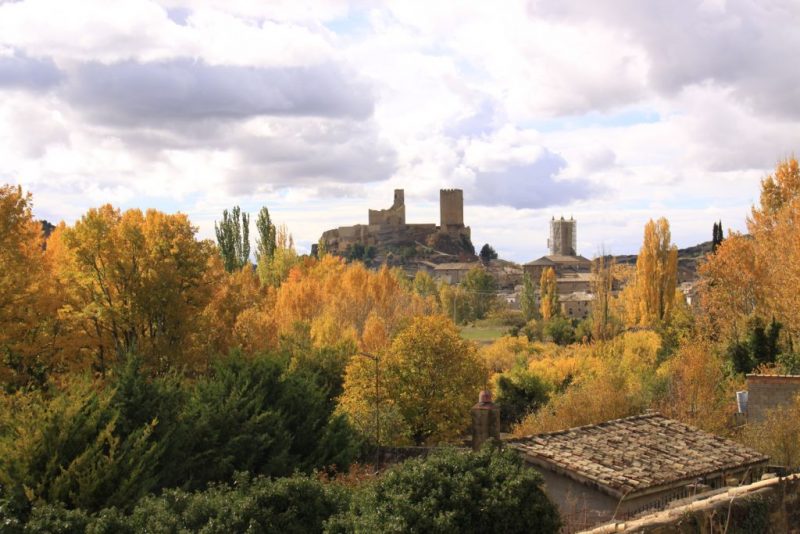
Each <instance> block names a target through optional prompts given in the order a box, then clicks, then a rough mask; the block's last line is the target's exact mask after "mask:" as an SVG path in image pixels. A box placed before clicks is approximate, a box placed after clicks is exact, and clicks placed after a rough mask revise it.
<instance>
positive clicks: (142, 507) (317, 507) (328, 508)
mask: <svg viewBox="0 0 800 534" xmlns="http://www.w3.org/2000/svg"><path fill="white" fill-rule="evenodd" d="M348 503H349V495H348V493H347V491H346V490H345V489H344V488H343V487H342V486H339V485H337V484H330V483H323V482H321V481H319V480H317V479H313V478H308V477H303V476H294V477H290V478H281V479H277V480H270V479H268V478H263V477H257V478H250V477H248V476H247V475H243V474H240V475H237V477H236V480H235V482H234V483H233V485H228V484H220V485H213V486H211V487H210V488H208V489H207V490H205V491H198V492H193V493H192V492H186V491H183V490H167V491H165V492H164V493H163V494H162V495H161V496H158V497H154V496H150V497H145V498H144V499H142V500H140V501H139V502H138V503H137V504H136V505H135V507H134V508H133V510H132V512H131V513H130V514H125V513H124V512H122V511H120V510H119V509H117V508H108V509H105V510H102V511H100V512H99V513H97V514H94V515H89V514H87V513H85V512H83V511H80V510H67V509H65V508H63V507H62V506H54V505H40V506H36V507H34V508H33V510H32V512H31V514H30V518H29V519H28V521H27V523H25V524H24V525H23V524H22V523H20V522H18V521H11V522H6V521H4V522H3V523H2V524H0V532H3V533H4V534H5V533H8V534H12V533H13V534H27V533H40V532H47V533H51V532H52V533H56V534H60V533H63V534H73V533H74V534H79V533H84V532H87V533H89V534H138V533H139V532H204V533H208V534H212V533H219V534H223V533H225V534H227V533H230V532H282V533H289V534H292V533H297V534H301V533H306V532H322V531H323V525H324V522H325V521H326V520H327V519H328V518H329V517H331V516H333V515H335V514H338V513H340V512H342V511H344V510H346V509H347V506H348ZM3 519H5V518H3V516H2V515H0V520H3Z"/></svg>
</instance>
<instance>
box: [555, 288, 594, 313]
mask: <svg viewBox="0 0 800 534" xmlns="http://www.w3.org/2000/svg"><path fill="white" fill-rule="evenodd" d="M593 301H594V295H592V294H591V293H588V292H586V291H573V292H572V293H568V294H566V295H559V296H558V305H559V306H560V307H561V316H562V317H566V318H568V319H587V318H588V317H589V315H590V314H591V313H592V302H593Z"/></svg>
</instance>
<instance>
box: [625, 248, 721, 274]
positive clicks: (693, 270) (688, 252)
mask: <svg viewBox="0 0 800 534" xmlns="http://www.w3.org/2000/svg"><path fill="white" fill-rule="evenodd" d="M709 252H711V241H706V242H704V243H700V244H699V245H694V246H692V247H687V248H681V249H678V283H681V282H690V281H692V280H696V279H697V267H698V265H699V264H700V262H701V261H702V260H703V259H704V258H705V256H706V254H708V253H709ZM637 257H638V256H636V255H635V254H627V255H623V256H614V260H615V261H616V262H617V263H618V264H624V265H635V264H636V258H637Z"/></svg>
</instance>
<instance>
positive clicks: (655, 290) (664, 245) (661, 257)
mask: <svg viewBox="0 0 800 534" xmlns="http://www.w3.org/2000/svg"><path fill="white" fill-rule="evenodd" d="M671 241H672V235H671V233H670V230H669V221H667V219H665V218H663V217H662V218H660V219H659V220H658V221H657V222H654V221H653V220H652V219H650V221H648V223H647V224H646V225H645V227H644V243H643V244H642V249H641V251H640V252H639V257H638V258H637V260H636V291H635V299H636V302H637V304H638V311H639V317H640V323H641V324H642V325H644V326H654V325H655V324H657V323H659V322H661V321H668V320H669V318H670V314H671V313H672V307H673V305H674V303H675V290H676V288H677V284H678V248H677V247H676V246H675V245H673V244H672V243H671Z"/></svg>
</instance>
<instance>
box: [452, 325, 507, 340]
mask: <svg viewBox="0 0 800 534" xmlns="http://www.w3.org/2000/svg"><path fill="white" fill-rule="evenodd" d="M507 331H508V327H507V326H496V325H490V326H481V325H478V326H462V327H461V337H463V338H464V339H468V340H470V341H477V342H479V343H491V342H492V341H494V340H495V339H497V338H499V337H502V336H503V335H504V334H505V333H506V332H507Z"/></svg>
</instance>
